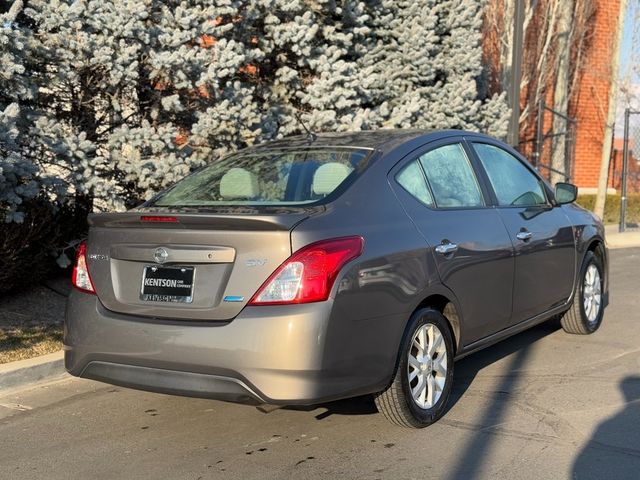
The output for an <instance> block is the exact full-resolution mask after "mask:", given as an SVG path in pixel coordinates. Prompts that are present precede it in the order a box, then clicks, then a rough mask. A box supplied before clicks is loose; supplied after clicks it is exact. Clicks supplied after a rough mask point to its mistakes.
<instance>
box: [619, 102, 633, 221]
mask: <svg viewBox="0 0 640 480" xmlns="http://www.w3.org/2000/svg"><path fill="white" fill-rule="evenodd" d="M630 114H631V110H629V109H628V108H625V109H624V147H623V150H622V151H623V153H622V178H621V179H620V180H621V181H620V183H621V185H620V225H619V226H618V231H619V232H621V233H622V232H624V231H625V229H626V228H627V219H626V217H627V172H628V171H629V116H630Z"/></svg>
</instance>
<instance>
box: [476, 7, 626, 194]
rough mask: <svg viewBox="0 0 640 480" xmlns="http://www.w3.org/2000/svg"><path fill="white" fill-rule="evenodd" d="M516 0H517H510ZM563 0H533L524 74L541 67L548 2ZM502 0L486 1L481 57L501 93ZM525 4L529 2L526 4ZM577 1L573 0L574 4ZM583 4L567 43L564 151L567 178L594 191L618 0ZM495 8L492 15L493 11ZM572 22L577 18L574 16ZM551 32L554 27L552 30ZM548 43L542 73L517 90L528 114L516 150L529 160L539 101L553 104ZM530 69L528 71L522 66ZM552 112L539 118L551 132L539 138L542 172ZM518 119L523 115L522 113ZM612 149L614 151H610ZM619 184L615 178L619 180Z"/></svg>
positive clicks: (547, 160)
mask: <svg viewBox="0 0 640 480" xmlns="http://www.w3.org/2000/svg"><path fill="white" fill-rule="evenodd" d="M515 1H521V0H515ZM554 1H556V2H558V1H562V0H538V2H536V3H535V5H536V7H535V8H536V9H537V10H535V11H534V12H533V15H532V17H531V20H530V21H529V22H528V24H527V29H526V31H525V41H524V53H523V74H524V75H527V74H528V75H529V80H531V76H532V74H534V75H535V71H534V70H535V69H536V68H538V66H539V65H540V62H539V61H538V60H539V56H540V51H541V48H542V47H541V46H540V45H541V44H542V43H543V42H541V41H540V39H541V36H542V35H544V34H545V31H544V28H545V26H544V25H542V24H541V22H544V21H545V19H546V18H547V17H548V10H545V9H548V8H550V7H549V6H550V5H551V3H552V2H554ZM505 3H506V1H505V0H489V2H488V4H487V11H488V12H491V11H492V12H493V15H494V17H493V20H492V21H488V22H486V26H485V30H487V32H485V35H484V39H483V43H484V54H485V60H486V62H487V64H488V67H489V74H490V76H491V85H492V89H493V90H494V91H496V92H497V91H501V90H502V86H501V85H500V75H501V73H500V72H501V66H500V54H501V48H502V47H501V44H502V43H504V40H505V32H507V29H508V28H512V26H511V25H507V23H508V21H504V22H503V24H502V25H500V21H498V22H497V24H496V22H495V19H496V18H497V19H498V20H500V18H504V5H505ZM527 3H529V2H527ZM579 3H580V2H578V1H576V5H578V4H579ZM585 4H588V7H589V11H588V12H587V13H585V14H583V17H582V19H581V21H582V22H583V24H582V28H583V32H582V34H581V37H580V38H579V39H578V40H575V43H578V42H579V44H572V46H571V62H572V66H571V69H572V71H571V74H570V91H571V94H570V99H569V106H568V110H567V114H568V116H570V117H573V118H575V120H576V124H575V130H574V131H573V132H572V134H573V137H574V141H575V143H574V144H570V145H569V147H568V149H567V158H569V161H568V163H570V168H569V170H570V174H571V181H572V182H574V183H575V184H577V185H578V186H579V187H580V190H581V193H595V191H596V189H597V185H598V177H599V174H600V162H601V160H602V148H603V142H604V139H605V125H606V117H607V114H608V109H609V93H610V89H611V85H612V83H611V81H612V73H613V71H612V69H613V64H614V58H613V53H614V44H615V41H616V38H617V34H618V32H617V29H618V20H619V15H620V13H621V12H620V8H621V5H620V0H588V1H586V2H585V1H583V2H582V5H585ZM496 12H497V14H496ZM574 21H575V22H576V23H578V22H579V21H580V19H578V18H576V19H575V20H574ZM552 33H553V31H552ZM550 39H551V46H550V47H548V50H545V53H546V54H547V55H548V57H549V60H548V61H547V67H546V68H547V72H546V74H543V75H539V78H538V79H537V80H538V82H539V83H540V85H534V84H531V83H529V84H527V85H525V87H524V88H523V90H522V92H521V99H520V100H521V101H520V105H521V109H522V111H525V112H529V113H528V114H527V116H526V118H525V120H524V121H521V125H520V142H521V143H520V146H519V149H520V150H521V151H522V152H523V154H525V156H527V157H528V158H530V159H531V160H532V161H533V160H534V158H535V155H534V152H535V150H536V142H535V137H536V130H537V117H538V108H537V105H538V102H539V100H543V101H544V102H545V103H546V104H547V105H548V106H553V93H554V92H553V88H554V82H555V75H554V73H555V72H554V71H553V68H555V67H554V66H555V59H554V58H555V57H554V56H553V55H554V51H553V48H554V45H553V42H554V41H556V37H555V36H553V35H552V36H550ZM527 69H529V70H527ZM540 92H541V93H540ZM551 117H552V115H551V114H550V113H548V112H547V113H546V114H545V116H544V122H543V131H544V132H545V133H546V134H550V135H549V136H548V138H547V140H546V141H544V142H543V147H542V157H541V158H540V162H539V164H542V167H543V168H541V169H540V170H541V172H542V173H543V174H547V173H548V171H545V170H544V168H546V167H544V165H550V151H551V148H550V147H551V142H552V141H553V140H552V138H553V133H554V132H553V131H551V130H552V127H551V125H552V122H553V120H552V118H551ZM521 119H522V117H521ZM612 150H613V149H612ZM618 183H619V181H618ZM609 186H610V188H615V186H614V179H613V178H612V175H610V178H609Z"/></svg>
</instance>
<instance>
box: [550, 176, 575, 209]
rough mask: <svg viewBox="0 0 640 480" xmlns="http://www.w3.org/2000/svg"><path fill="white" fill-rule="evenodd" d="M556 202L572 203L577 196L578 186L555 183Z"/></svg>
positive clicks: (561, 203)
mask: <svg viewBox="0 0 640 480" xmlns="http://www.w3.org/2000/svg"><path fill="white" fill-rule="evenodd" d="M555 196H556V202H558V204H559V205H564V204H565V203H573V202H575V201H576V198H578V187H576V186H575V185H574V184H572V183H564V182H558V183H556V195H555Z"/></svg>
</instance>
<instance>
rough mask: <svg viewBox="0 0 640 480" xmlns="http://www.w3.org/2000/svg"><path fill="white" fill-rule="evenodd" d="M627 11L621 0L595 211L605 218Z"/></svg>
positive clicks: (624, 0) (625, 0)
mask: <svg viewBox="0 0 640 480" xmlns="http://www.w3.org/2000/svg"><path fill="white" fill-rule="evenodd" d="M626 13H627V0H621V1H620V15H619V16H618V32H617V34H616V36H615V37H614V43H613V51H612V54H613V57H612V58H613V61H612V62H611V87H610V88H609V110H608V112H607V123H606V124H605V129H604V138H603V142H602V160H601V161H600V177H599V179H598V193H597V194H596V204H595V206H594V209H593V211H594V213H595V214H596V215H598V216H599V217H600V218H604V205H605V202H606V199H607V184H608V183H609V162H610V161H611V142H612V141H613V127H614V124H615V121H616V107H617V104H616V101H617V99H618V86H619V81H618V73H619V72H618V69H619V65H620V44H621V43H622V35H623V30H624V21H625V18H626Z"/></svg>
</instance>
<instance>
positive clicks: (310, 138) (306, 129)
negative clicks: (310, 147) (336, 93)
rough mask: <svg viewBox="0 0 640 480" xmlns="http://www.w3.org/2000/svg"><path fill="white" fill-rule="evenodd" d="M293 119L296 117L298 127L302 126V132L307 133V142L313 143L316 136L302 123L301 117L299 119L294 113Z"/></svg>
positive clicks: (298, 115)
mask: <svg viewBox="0 0 640 480" xmlns="http://www.w3.org/2000/svg"><path fill="white" fill-rule="evenodd" d="M295 117H296V120H298V123H299V124H300V125H302V128H304V131H305V132H307V141H308V142H309V143H313V142H315V140H316V138H318V136H317V135H316V134H315V133H313V132H312V131H311V130H309V129H308V128H307V126H306V125H305V124H304V122H303V121H302V117H300V114H298V113H296V114H295Z"/></svg>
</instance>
